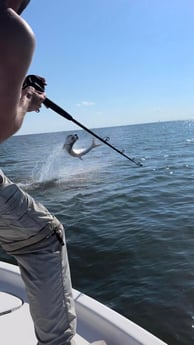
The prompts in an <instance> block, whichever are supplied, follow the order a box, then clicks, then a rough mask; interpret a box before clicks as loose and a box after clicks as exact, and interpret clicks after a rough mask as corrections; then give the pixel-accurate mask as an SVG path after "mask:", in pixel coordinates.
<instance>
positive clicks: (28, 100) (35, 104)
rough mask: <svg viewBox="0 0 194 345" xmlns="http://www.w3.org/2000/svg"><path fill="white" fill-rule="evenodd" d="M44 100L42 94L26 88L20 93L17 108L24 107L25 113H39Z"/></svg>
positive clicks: (44, 96) (44, 95) (30, 87)
mask: <svg viewBox="0 0 194 345" xmlns="http://www.w3.org/2000/svg"><path fill="white" fill-rule="evenodd" d="M45 98H46V94H45V93H44V92H38V91H36V90H35V88H34V87H32V86H28V87H26V88H25V89H22V91H21V97H20V103H19V107H23V106H24V107H25V108H26V111H27V112H31V111H36V112H37V113H38V112H39V111H40V108H41V106H42V103H43V102H44V100H45Z"/></svg>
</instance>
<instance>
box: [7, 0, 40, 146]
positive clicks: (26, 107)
mask: <svg viewBox="0 0 194 345" xmlns="http://www.w3.org/2000/svg"><path fill="white" fill-rule="evenodd" d="M16 2H17V3H18V5H19V3H20V1H19V0H18V1H16ZM21 2H22V1H21ZM34 48H35V38H34V34H33V32H32V30H31V28H30V27H29V25H28V24H27V23H26V22H25V21H24V20H23V19H22V18H21V17H20V16H18V15H17V13H16V12H15V11H14V10H13V9H12V8H7V7H6V6H5V7H1V6H0V52H1V54H0V142H2V141H3V140H5V139H7V138H8V137H9V136H11V135H12V134H14V133H15V132H16V131H17V130H18V129H19V128H20V126H21V124H22V122H23V118H24V116H25V114H26V112H27V111H33V110H38V109H39V107H40V105H41V103H42V102H43V100H44V98H45V96H44V95H43V94H39V93H37V92H35V91H34V89H33V88H30V89H29V88H27V89H26V90H22V84H23V81H24V79H25V75H26V74H27V71H28V68H29V66H30V63H31V60H32V56H33V52H34Z"/></svg>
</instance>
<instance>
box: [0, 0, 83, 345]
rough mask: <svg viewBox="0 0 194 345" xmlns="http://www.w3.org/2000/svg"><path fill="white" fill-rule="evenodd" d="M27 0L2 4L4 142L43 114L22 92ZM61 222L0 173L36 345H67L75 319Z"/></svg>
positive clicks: (5, 242) (29, 93)
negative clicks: (30, 117)
mask: <svg viewBox="0 0 194 345" xmlns="http://www.w3.org/2000/svg"><path fill="white" fill-rule="evenodd" d="M28 3H29V1H22V0H0V142H3V141H4V140H5V139H7V138H9V137H10V136H11V135H13V134H14V133H15V132H16V131H17V130H18V129H19V128H20V127H21V125H22V122H23V119H24V116H25V114H26V112H29V111H39V109H40V107H41V104H42V102H43V101H44V99H45V97H46V96H45V94H44V93H39V92H37V91H36V90H35V89H34V88H33V87H27V88H25V89H24V90H22V85H23V81H24V79H25V75H26V74H27V71H28V68H29V66H30V63H31V60H32V56H33V52H34V48H35V38H34V34H33V32H32V30H31V28H30V27H29V26H28V24H27V23H26V22H25V21H24V20H23V19H22V18H21V17H20V16H19V14H20V13H22V11H23V10H24V8H25V7H26V6H27V5H28ZM64 242H65V236H64V229H63V226H62V225H61V223H60V222H59V221H58V220H57V219H56V218H55V217H54V216H53V215H52V214H51V213H50V212H49V211H48V210H47V209H46V208H45V207H44V206H43V205H41V204H39V203H38V202H35V201H34V199H33V198H32V197H30V196H29V195H28V194H27V193H25V192H24V191H23V190H21V189H20V188H19V187H18V186H17V185H16V184H14V183H13V182H11V181H10V180H9V179H8V178H7V177H6V176H5V175H4V173H3V172H2V171H1V170H0V245H1V246H2V247H3V248H4V249H5V250H6V251H7V252H8V253H9V254H11V255H13V256H14V257H15V258H16V260H17V262H18V265H19V267H20V270H21V275H22V278H23V280H24V283H25V286H26V292H27V296H28V300H29V305H30V312H31V315H32V319H33V322H34V327H35V332H36V336H37V340H38V345H43V344H44V345H69V344H72V338H73V336H74V335H75V328H76V314H75V309H74V302H73V297H72V287H71V279H70V272H69V264H68V258H67V252H66V246H65V243H64Z"/></svg>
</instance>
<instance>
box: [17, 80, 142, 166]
mask: <svg viewBox="0 0 194 345" xmlns="http://www.w3.org/2000/svg"><path fill="white" fill-rule="evenodd" d="M45 85H46V83H45V81H44V79H43V78H41V77H39V76H36V75H28V76H27V77H26V78H25V81H24V83H23V89H25V88H26V87H27V86H32V87H34V88H35V89H36V90H37V91H40V92H44V91H45ZM43 104H44V105H45V107H46V108H50V109H52V110H53V111H54V112H56V113H57V114H59V115H61V116H62V117H64V118H65V119H66V120H69V121H72V122H74V123H75V124H76V125H78V126H79V127H81V128H82V129H84V130H85V131H86V132H88V133H90V134H91V135H93V136H94V137H95V138H97V139H98V140H99V141H101V142H103V143H104V144H105V145H107V146H109V147H110V148H111V149H113V150H114V151H116V152H117V153H119V154H120V155H122V156H123V157H125V158H127V159H128V160H130V161H131V162H133V163H135V164H136V165H137V166H139V167H141V166H143V164H142V163H141V162H137V161H136V160H135V159H133V158H130V157H129V156H127V155H126V154H125V153H124V152H123V151H120V150H119V149H117V148H116V147H115V146H113V145H111V144H110V143H109V138H108V137H107V138H105V139H103V138H101V137H100V136H98V135H97V134H96V133H94V132H93V131H91V130H90V129H89V128H87V127H85V126H84V125H82V124H81V123H80V122H78V121H77V120H75V119H74V118H73V117H72V116H71V115H70V114H69V113H68V112H67V111H66V110H64V109H62V108H61V107H60V106H58V105H57V104H55V103H54V102H53V101H51V100H50V99H49V98H47V97H46V98H45V100H44V102H43Z"/></svg>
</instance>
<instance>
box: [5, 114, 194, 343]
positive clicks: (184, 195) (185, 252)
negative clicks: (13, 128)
mask: <svg viewBox="0 0 194 345" xmlns="http://www.w3.org/2000/svg"><path fill="white" fill-rule="evenodd" d="M94 131H95V132H96V133H97V134H98V135H100V136H101V137H103V138H104V137H109V138H110V143H111V144H112V145H114V146H116V147H117V148H118V149H120V150H125V153H126V154H127V155H128V156H129V157H131V158H133V159H136V160H137V161H140V162H141V163H143V167H137V166H136V165H135V164H134V163H133V162H131V161H129V160H127V159H126V158H124V157H122V156H121V155H119V154H118V153H116V152H115V151H113V150H112V149H110V148H109V147H107V146H106V145H104V144H102V145H101V146H99V147H98V148H96V149H94V150H92V151H91V152H89V153H88V154H87V155H86V156H84V157H83V160H79V159H77V158H73V157H71V156H69V155H68V154H67V153H66V152H64V151H63V149H62V146H63V143H64V141H65V138H66V136H67V135H68V134H70V133H77V134H78V135H79V141H78V142H77V143H76V146H77V147H79V148H81V147H88V146H89V145H90V143H91V140H92V138H91V136H90V135H88V134H87V133H86V132H84V131H82V130H79V129H77V127H76V128H75V130H74V131H68V132H58V133H49V134H36V135H28V136H14V137H12V138H10V139H9V140H7V141H6V142H5V143H3V144H2V145H0V161H1V169H3V171H4V172H5V173H6V174H7V176H8V177H9V178H10V179H12V180H13V181H15V182H16V183H18V184H19V185H20V186H21V187H22V188H23V189H24V190H25V191H27V192H28V193H30V194H31V195H32V196H33V197H35V198H36V199H37V200H38V201H40V202H42V203H43V204H44V205H45V206H46V207H47V208H48V209H49V210H50V211H51V212H52V213H54V214H55V215H56V216H57V217H58V218H59V220H60V221H61V222H62V223H63V224H64V226H65V229H66V239H67V246H68V253H69V261H70V266H71V274H72V282H73V287H74V288H76V289H78V290H81V291H82V292H84V293H86V294H88V295H90V296H92V297H94V298H96V299H97V300H99V301H101V302H103V303H105V304H106V305H108V306H110V307H111V308H113V309H115V310H116V311H118V312H119V313H121V314H123V315H124V316H126V317H128V318H129V319H130V320H132V321H134V322H136V323H137V324H139V325H140V326H142V327H144V328H146V329H147V330H149V331H150V332H152V333H153V334H155V335H156V336H158V337H159V338H161V339H162V340H164V341H165V342H167V343H168V344H169V345H192V344H193V343H194V122H192V121H177V122H161V123H152V124H142V125H131V126H123V127H113V128H103V129H96V130H94ZM0 256H1V259H2V260H8V261H11V262H14V260H13V258H11V257H8V256H7V255H6V254H5V253H4V252H3V251H0Z"/></svg>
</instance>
